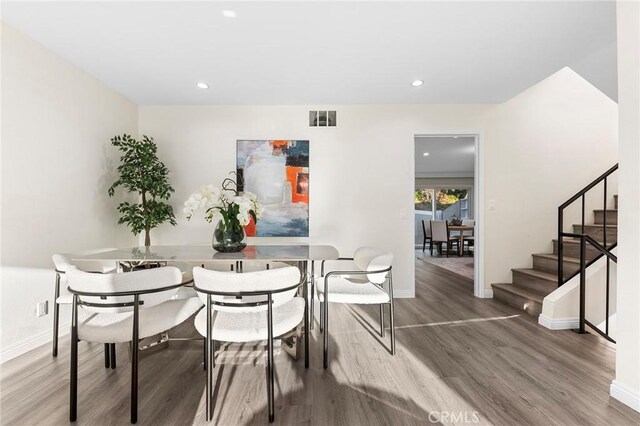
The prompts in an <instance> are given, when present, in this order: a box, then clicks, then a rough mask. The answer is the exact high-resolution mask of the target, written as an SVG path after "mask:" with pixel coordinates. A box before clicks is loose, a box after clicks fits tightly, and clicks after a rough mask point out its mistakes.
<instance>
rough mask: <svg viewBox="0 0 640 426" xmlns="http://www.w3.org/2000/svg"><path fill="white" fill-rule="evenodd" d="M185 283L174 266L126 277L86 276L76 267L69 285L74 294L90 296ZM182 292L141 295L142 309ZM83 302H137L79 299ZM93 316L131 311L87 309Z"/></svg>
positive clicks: (69, 274) (117, 298) (118, 298)
mask: <svg viewBox="0 0 640 426" xmlns="http://www.w3.org/2000/svg"><path fill="white" fill-rule="evenodd" d="M181 282H182V274H181V273H180V270H179V269H178V268H176V267H174V266H165V267H163V268H152V269H145V270H140V271H133V272H127V273H123V274H115V273H114V274H94V273H90V272H84V271H81V270H79V269H77V268H76V267H72V268H71V269H69V270H68V271H67V283H68V285H69V288H70V289H71V290H72V291H78V292H86V293H105V294H109V293H119V292H131V291H140V290H152V289H159V288H163V287H169V286H173V285H178V284H180V283H181ZM177 292H178V288H174V289H171V290H167V291H162V292H157V293H149V294H141V295H140V301H141V302H142V305H141V307H143V308H149V307H151V306H155V305H158V304H160V303H162V302H164V301H166V300H168V299H171V298H172V297H173V296H175V295H176V293H177ZM79 298H80V300H82V301H84V302H88V303H95V304H111V303H127V302H132V301H133V296H107V297H99V296H79ZM83 308H84V309H86V310H88V311H91V312H129V311H131V310H133V307H132V306H128V307H115V308H114V307H93V306H83Z"/></svg>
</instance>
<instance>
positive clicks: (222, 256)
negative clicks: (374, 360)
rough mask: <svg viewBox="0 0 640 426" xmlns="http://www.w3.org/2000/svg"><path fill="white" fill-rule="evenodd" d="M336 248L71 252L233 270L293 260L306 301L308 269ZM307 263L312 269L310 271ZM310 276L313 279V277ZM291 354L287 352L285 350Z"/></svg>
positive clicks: (293, 343) (125, 261) (205, 247)
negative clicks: (224, 266) (220, 265)
mask: <svg viewBox="0 0 640 426" xmlns="http://www.w3.org/2000/svg"><path fill="white" fill-rule="evenodd" d="M338 257H339V254H338V250H337V249H336V248H335V247H333V246H330V245H313V244H252V245H247V247H246V248H245V249H244V250H242V251H240V252H236V253H222V252H217V251H215V250H214V249H213V248H212V247H211V246H210V245H174V246H149V247H129V248H121V249H116V250H110V251H104V252H100V253H92V254H83V255H73V254H72V255H71V256H70V258H71V260H72V261H73V262H81V261H114V262H115V263H116V264H119V265H121V264H135V263H164V262H167V263H170V262H189V263H198V262H202V263H208V262H225V263H229V262H236V265H237V266H236V271H237V272H241V271H242V264H243V262H252V261H257V262H287V263H295V264H296V265H297V266H298V268H299V269H300V273H301V274H302V277H303V278H304V279H305V281H306V282H305V284H304V285H303V286H302V288H303V297H304V300H305V302H306V303H309V281H308V280H309V272H310V274H311V277H313V274H314V270H313V269H314V262H315V261H323V260H335V259H338ZM309 262H311V270H310V271H309ZM312 279H313V278H312ZM309 326H310V323H309V309H305V316H304V326H303V327H302V330H300V332H301V333H303V334H304V358H305V366H306V367H308V366H309V333H308V331H309ZM295 337H296V338H295V339H294V341H290V342H288V345H289V348H290V349H291V350H292V352H293V353H294V354H295V355H294V356H295V357H296V358H297V354H298V353H299V346H298V342H299V338H300V335H299V334H298V335H297V336H295ZM287 352H289V353H290V354H291V352H290V351H287Z"/></svg>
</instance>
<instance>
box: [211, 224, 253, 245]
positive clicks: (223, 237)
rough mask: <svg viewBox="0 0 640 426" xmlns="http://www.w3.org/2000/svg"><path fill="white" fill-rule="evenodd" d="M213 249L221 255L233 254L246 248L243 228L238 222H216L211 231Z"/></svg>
mask: <svg viewBox="0 0 640 426" xmlns="http://www.w3.org/2000/svg"><path fill="white" fill-rule="evenodd" d="M212 246H213V249H214V250H216V251H219V252H222V253H233V252H238V251H241V250H242V249H244V248H245V247H246V246H247V237H246V235H245V233H244V228H243V227H242V225H240V222H238V221H229V222H225V221H224V219H222V220H220V221H219V222H218V225H216V229H215V230H214V231H213V242H212Z"/></svg>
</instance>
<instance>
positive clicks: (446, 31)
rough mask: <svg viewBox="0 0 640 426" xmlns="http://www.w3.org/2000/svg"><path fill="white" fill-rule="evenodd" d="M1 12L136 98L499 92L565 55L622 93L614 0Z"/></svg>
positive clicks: (264, 99)
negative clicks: (417, 83)
mask: <svg viewBox="0 0 640 426" xmlns="http://www.w3.org/2000/svg"><path fill="white" fill-rule="evenodd" d="M223 10H233V11H235V12H236V13H237V17H236V18H225V17H223V15H222V11H223ZM2 19H3V21H5V22H7V23H9V24H10V25H12V26H14V27H16V28H17V29H19V30H21V31H23V32H25V33H27V34H28V35H30V36H31V37H32V38H34V39H35V40H37V41H39V42H40V43H42V44H43V45H45V46H46V47H48V48H50V49H51V50H53V51H55V52H57V53H59V54H60V55H61V56H63V57H64V58H66V59H68V60H69V61H71V62H72V63H74V64H76V65H78V66H79V67H81V68H83V69H84V70H86V71H87V72H89V73H90V74H92V75H94V76H95V77H97V78H98V79H100V80H101V81H103V82H105V83H106V84H107V85H108V86H110V87H112V88H113V89H115V90H117V91H118V92H120V93H122V94H123V95H125V96H127V97H128V98H130V99H131V100H133V101H135V102H136V103H139V104H143V105H160V104H377V103H387V104H389V103H491V102H502V101H504V100H506V99H508V98H510V97H512V96H514V95H516V94H518V93H520V92H521V91H522V90H524V89H526V88H528V87H530V86H531V85H533V84H535V83H537V82H538V81H540V80H542V79H544V78H546V77H547V76H549V75H550V74H552V73H554V72H556V71H558V70H559V69H561V68H562V67H564V66H570V67H572V68H574V70H576V71H577V72H578V73H580V74H582V75H583V76H584V77H585V78H587V79H588V80H589V81H591V82H592V83H593V84H594V85H596V86H597V87H599V88H600V89H601V90H603V91H604V92H605V93H607V94H608V95H609V96H610V97H612V98H613V99H616V98H617V94H616V84H617V83H616V53H615V52H616V45H615V37H616V28H615V2H612V1H607V2H596V1H586V2H581V1H570V2H539V1H533V2H522V1H509V2H478V1H475V2H436V1H431V2H397V1H394V2H391V1H387V2H342V1H341V2H309V1H304V2H302V1H300V2H264V1H263V2H184V1H173V2H152V1H140V2H121V1H108V2H87V1H75V2H56V1H45V2H25V1H20V2H7V1H3V2H2ZM415 79H422V80H424V81H425V84H424V85H423V86H422V87H419V88H413V87H411V86H410V82H411V81H413V80H415ZM199 80H204V81H206V82H207V83H209V85H210V88H209V89H208V90H204V91H203V90H201V89H197V88H196V87H195V84H196V82H197V81H199Z"/></svg>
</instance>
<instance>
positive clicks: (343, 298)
mask: <svg viewBox="0 0 640 426" xmlns="http://www.w3.org/2000/svg"><path fill="white" fill-rule="evenodd" d="M338 261H339V262H340V261H351V262H353V263H354V264H355V266H356V268H357V269H354V270H349V271H346V270H333V271H329V272H326V273H325V270H324V266H325V265H324V263H325V262H324V261H323V262H322V266H321V274H320V275H321V276H320V278H319V279H318V280H317V284H316V287H317V289H318V299H319V300H320V324H321V326H320V331H321V332H323V333H324V337H323V366H324V368H325V369H326V368H327V367H328V365H329V361H328V354H329V329H328V327H329V303H344V304H376V305H380V336H381V337H384V335H385V328H384V306H385V305H388V306H389V328H390V331H391V333H390V334H391V354H392V355H395V354H396V334H395V326H394V304H393V277H392V272H391V270H392V264H393V254H392V253H390V252H388V251H384V250H381V249H378V248H375V247H361V248H359V249H358V250H356V252H355V253H354V255H353V257H352V258H340V259H338ZM385 283H386V284H387V289H386V290H385V288H384V284H385Z"/></svg>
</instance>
